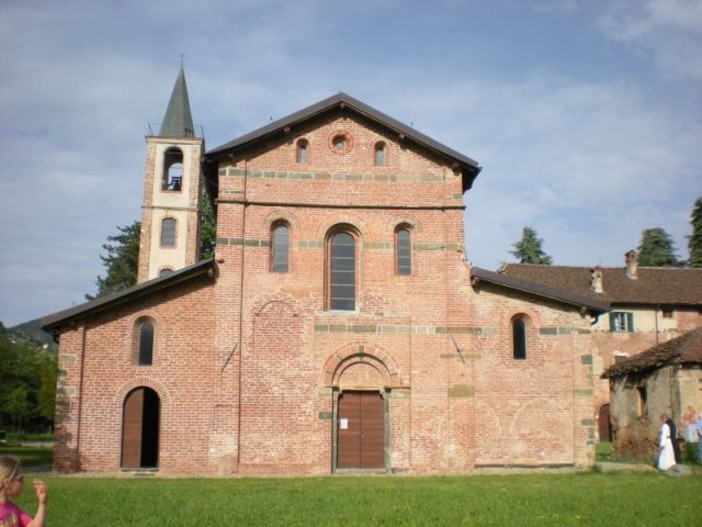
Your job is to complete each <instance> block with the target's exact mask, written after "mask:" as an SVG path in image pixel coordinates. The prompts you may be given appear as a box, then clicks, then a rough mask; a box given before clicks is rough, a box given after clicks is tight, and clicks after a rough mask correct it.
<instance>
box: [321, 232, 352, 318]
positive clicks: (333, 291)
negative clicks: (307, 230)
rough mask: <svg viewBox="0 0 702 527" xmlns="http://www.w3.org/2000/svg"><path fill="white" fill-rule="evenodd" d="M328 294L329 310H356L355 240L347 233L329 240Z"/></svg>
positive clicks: (341, 233) (337, 234) (339, 233)
mask: <svg viewBox="0 0 702 527" xmlns="http://www.w3.org/2000/svg"><path fill="white" fill-rule="evenodd" d="M328 273H329V275H328V276H329V292H328V306H329V309H331V310H339V311H354V310H355V309H356V240H355V239H354V237H353V236H352V235H351V234H349V233H348V232H337V233H335V234H333V235H332V236H331V238H330V239H329V263H328Z"/></svg>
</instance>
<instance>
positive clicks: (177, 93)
mask: <svg viewBox="0 0 702 527" xmlns="http://www.w3.org/2000/svg"><path fill="white" fill-rule="evenodd" d="M159 135H160V136H161V137H195V127H194V126H193V117H192V115H191V113H190V99H189V98H188V87H187V86H186V84H185V72H184V70H183V58H182V57H181V60H180V71H179V72H178V78H177V79H176V82H175V85H174V86H173V92H172V93H171V99H170V101H168V108H167V109H166V115H164V116H163V123H162V124H161V131H160V132H159Z"/></svg>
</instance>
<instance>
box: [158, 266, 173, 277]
mask: <svg viewBox="0 0 702 527" xmlns="http://www.w3.org/2000/svg"><path fill="white" fill-rule="evenodd" d="M171 274H173V269H171V268H170V267H164V268H163V269H161V270H160V271H159V272H158V276H159V278H163V277H164V276H168V275H171Z"/></svg>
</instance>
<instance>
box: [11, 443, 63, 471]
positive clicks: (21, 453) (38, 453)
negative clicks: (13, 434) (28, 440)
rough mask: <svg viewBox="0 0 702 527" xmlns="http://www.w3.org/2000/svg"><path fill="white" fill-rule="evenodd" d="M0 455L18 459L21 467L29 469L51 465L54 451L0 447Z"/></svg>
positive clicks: (49, 449) (22, 447)
mask: <svg viewBox="0 0 702 527" xmlns="http://www.w3.org/2000/svg"><path fill="white" fill-rule="evenodd" d="M0 455H1V456H15V457H17V458H19V459H20V461H21V462H22V466H23V467H31V466H35V465H51V462H52V460H53V458H54V451H53V449H51V448H36V447H24V446H0Z"/></svg>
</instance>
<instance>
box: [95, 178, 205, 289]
mask: <svg viewBox="0 0 702 527" xmlns="http://www.w3.org/2000/svg"><path fill="white" fill-rule="evenodd" d="M201 188H202V193H201V196H200V201H201V203H202V209H201V211H200V255H199V256H200V260H208V259H210V258H212V257H214V251H215V240H216V235H217V233H216V228H215V223H214V212H213V210H212V203H211V202H210V199H209V197H208V195H207V191H206V190H205V185H202V186H201ZM117 230H118V231H119V234H116V235H114V236H108V237H107V243H105V244H104V245H103V246H102V248H103V249H104V250H105V251H107V254H106V255H104V256H103V255H101V256H100V260H102V264H103V265H104V266H105V267H106V268H107V275H106V276H105V278H102V277H99V276H98V278H97V280H96V282H95V284H96V285H97V286H98V291H97V294H96V295H95V296H91V295H85V298H86V299H87V300H94V299H95V298H96V297H101V296H104V295H107V294H109V293H113V292H115V291H121V290H122V289H126V288H128V287H131V286H133V285H134V284H136V282H137V274H138V265H139V237H140V230H141V223H140V222H138V221H135V222H134V223H132V224H131V225H126V226H124V227H117Z"/></svg>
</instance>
